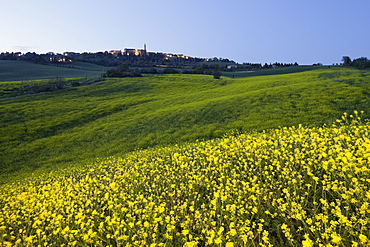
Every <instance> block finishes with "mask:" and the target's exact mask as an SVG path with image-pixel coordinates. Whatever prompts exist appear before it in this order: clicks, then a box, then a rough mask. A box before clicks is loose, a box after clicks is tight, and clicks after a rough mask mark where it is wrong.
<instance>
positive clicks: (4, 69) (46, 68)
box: [0, 60, 111, 81]
mask: <svg viewBox="0 0 370 247" xmlns="http://www.w3.org/2000/svg"><path fill="white" fill-rule="evenodd" d="M110 68H111V67H105V66H101V65H96V64H91V63H84V62H75V63H73V64H70V65H68V66H63V67H62V66H53V65H41V64H35V63H30V62H24V61H12V60H0V81H21V80H36V79H49V78H53V77H63V78H75V77H97V76H100V75H101V74H102V73H104V72H105V71H106V70H108V69H110Z"/></svg>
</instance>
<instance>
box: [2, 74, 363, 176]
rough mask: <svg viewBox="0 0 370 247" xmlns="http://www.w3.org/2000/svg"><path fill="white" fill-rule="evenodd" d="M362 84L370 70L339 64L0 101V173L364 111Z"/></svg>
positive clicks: (104, 85) (157, 79)
mask: <svg viewBox="0 0 370 247" xmlns="http://www.w3.org/2000/svg"><path fill="white" fill-rule="evenodd" d="M55 69H60V68H55ZM71 70H73V69H71ZM85 71H87V70H85ZM369 81H370V73H369V72H366V71H358V70H355V69H343V68H342V69H340V68H331V69H318V70H313V71H307V72H301V73H293V74H285V75H273V76H258V77H249V78H240V79H230V78H225V77H222V78H221V79H218V80H217V79H213V77H212V76H209V75H208V76H207V75H152V76H145V77H141V78H124V79H109V80H106V81H104V82H101V83H98V84H95V85H91V86H80V87H73V88H70V89H65V90H60V91H55V92H51V93H44V94H39V95H31V96H24V97H17V98H11V99H2V100H1V101H0V103H1V106H2V107H1V108H0V116H1V117H0V133H1V136H0V153H1V157H0V174H2V175H3V176H4V177H9V176H11V175H12V174H14V172H18V171H24V172H31V171H35V170H37V169H55V168H57V167H65V166H68V165H70V164H85V163H91V162H94V160H95V159H96V158H100V157H108V156H112V155H123V154H125V153H127V152H129V151H132V150H135V149H141V148H148V147H154V146H157V145H174V144H179V143H184V142H193V141H195V140H197V139H199V140H201V139H213V138H217V137H222V136H223V135H224V134H225V133H231V132H253V131H262V130H266V129H270V128H277V127H279V126H292V125H298V124H303V125H309V126H319V125H322V124H325V123H326V124H331V123H332V122H333V121H335V119H337V118H340V116H342V114H343V112H353V110H355V109H357V110H359V111H361V110H364V111H365V114H364V115H363V118H369V117H370V115H369V113H368V112H367V111H368V109H370V83H369ZM3 83H6V82H3Z"/></svg>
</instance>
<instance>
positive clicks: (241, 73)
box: [222, 66, 329, 78]
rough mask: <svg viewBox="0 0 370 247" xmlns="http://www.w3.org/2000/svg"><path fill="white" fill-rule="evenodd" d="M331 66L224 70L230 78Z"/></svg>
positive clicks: (224, 73)
mask: <svg viewBox="0 0 370 247" xmlns="http://www.w3.org/2000/svg"><path fill="white" fill-rule="evenodd" d="M328 67H329V66H319V67H318V66H291V67H285V68H275V69H261V70H256V71H237V72H222V75H223V76H227V77H230V78H242V77H251V76H263V75H281V74H290V73H297V72H304V71H310V70H316V69H324V68H328Z"/></svg>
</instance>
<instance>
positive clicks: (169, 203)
mask: <svg viewBox="0 0 370 247" xmlns="http://www.w3.org/2000/svg"><path fill="white" fill-rule="evenodd" d="M356 114H357V112H355V113H354V116H353V117H352V118H351V117H349V116H347V117H344V118H343V120H344V122H345V121H346V120H348V119H352V120H355V121H352V123H351V124H350V125H346V124H344V125H339V124H338V125H339V126H335V127H334V126H331V127H325V128H321V127H320V128H304V127H302V126H297V127H291V128H284V129H276V130H272V131H268V132H265V133H255V134H247V135H245V134H243V135H239V136H227V137H225V138H223V139H220V140H213V141H208V142H198V143H193V144H188V145H184V146H172V147H168V148H160V149H155V150H149V151H148V150H146V151H138V152H134V153H132V154H130V155H127V156H126V157H124V158H109V159H104V160H101V161H99V162H97V163H94V164H92V165H90V166H88V167H85V168H78V169H66V170H65V171H58V172H53V173H50V174H47V175H44V176H43V177H40V178H32V179H27V180H25V181H22V182H17V183H11V184H6V185H2V186H1V185H0V205H1V207H0V215H1V216H0V245H1V246H185V247H195V246H199V247H201V246H226V247H236V246H304V247H312V246H369V244H370V241H369V239H370V223H369V217H370V206H369V201H370V192H369V180H370V169H369V164H368V162H369V153H370V125H369V124H361V123H359V122H358V121H357V120H358V119H357V117H358V115H356ZM122 141H124V140H122Z"/></svg>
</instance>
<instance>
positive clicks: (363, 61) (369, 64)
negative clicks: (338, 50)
mask: <svg viewBox="0 0 370 247" xmlns="http://www.w3.org/2000/svg"><path fill="white" fill-rule="evenodd" d="M342 61H343V66H346V67H354V68H356V69H369V68H370V61H369V59H367V57H360V58H356V59H354V60H351V58H350V57H348V56H344V57H343V58H342Z"/></svg>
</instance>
